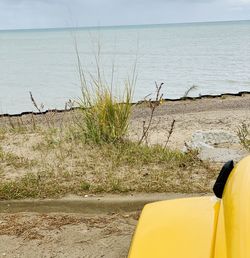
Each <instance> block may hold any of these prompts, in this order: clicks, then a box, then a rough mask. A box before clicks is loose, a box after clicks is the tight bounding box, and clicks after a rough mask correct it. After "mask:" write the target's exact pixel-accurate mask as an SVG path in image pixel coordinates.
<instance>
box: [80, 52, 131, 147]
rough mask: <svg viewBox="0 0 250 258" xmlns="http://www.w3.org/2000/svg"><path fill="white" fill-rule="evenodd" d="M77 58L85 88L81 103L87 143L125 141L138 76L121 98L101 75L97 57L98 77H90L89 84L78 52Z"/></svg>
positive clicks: (83, 127)
mask: <svg viewBox="0 0 250 258" xmlns="http://www.w3.org/2000/svg"><path fill="white" fill-rule="evenodd" d="M77 58H78V68H79V75H80V82H81V88H82V97H81V98H80V101H79V106H80V110H81V111H82V121H81V122H80V123H79V122H78V125H80V128H81V129H82V131H83V133H84V136H85V140H86V141H90V142H93V143H97V144H100V143H114V142H120V141H123V140H124V137H125V135H126V133H127V130H128V123H129V117H130V114H131V107H132V106H131V103H132V97H133V88H134V82H135V73H133V79H132V80H131V81H130V80H129V79H128V80H127V81H126V82H125V87H124V91H123V94H121V95H120V96H118V97H117V96H116V95H115V91H114V89H113V86H112V83H111V85H110V86H109V85H108V83H106V81H105V80H103V78H102V76H101V74H102V72H101V69H100V64H99V61H98V60H99V58H96V66H97V76H96V77H95V76H94V75H92V74H89V76H88V77H89V80H88V81H87V79H86V73H85V72H84V71H83V69H82V66H81V62H80V57H79V54H78V52H77Z"/></svg>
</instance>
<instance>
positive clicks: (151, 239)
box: [128, 196, 219, 258]
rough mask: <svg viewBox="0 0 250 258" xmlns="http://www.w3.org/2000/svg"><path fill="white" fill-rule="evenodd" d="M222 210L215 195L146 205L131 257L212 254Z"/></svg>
mask: <svg viewBox="0 0 250 258" xmlns="http://www.w3.org/2000/svg"><path fill="white" fill-rule="evenodd" d="M218 210H219V201H217V200H216V198H214V197H211V196H210V197H204V198H189V199H178V200H171V201H163V202H156V203H153V204H149V205H146V206H145V208H144V209H143V212H142V214H141V217H140V220H139V223H138V225H137V229H136V232H135V236H134V239H133V241H132V244H131V248H130V253H129V256H128V257H129V258H175V257H178V258H211V257H213V251H214V246H213V239H214V234H215V228H214V225H216V221H217V215H218Z"/></svg>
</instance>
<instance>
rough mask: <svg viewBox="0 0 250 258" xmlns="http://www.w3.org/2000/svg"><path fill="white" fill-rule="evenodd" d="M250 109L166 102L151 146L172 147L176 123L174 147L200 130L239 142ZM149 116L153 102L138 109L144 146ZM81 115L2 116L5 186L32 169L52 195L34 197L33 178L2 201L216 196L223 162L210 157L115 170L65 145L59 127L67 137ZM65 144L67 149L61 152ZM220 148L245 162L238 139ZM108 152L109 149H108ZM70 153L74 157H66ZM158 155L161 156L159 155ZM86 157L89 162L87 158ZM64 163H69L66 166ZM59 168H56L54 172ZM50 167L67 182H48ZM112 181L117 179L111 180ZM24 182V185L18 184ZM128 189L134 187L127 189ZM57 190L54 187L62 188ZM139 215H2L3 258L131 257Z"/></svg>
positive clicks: (90, 150) (243, 99)
mask: <svg viewBox="0 0 250 258" xmlns="http://www.w3.org/2000/svg"><path fill="white" fill-rule="evenodd" d="M249 106H250V95H249V94H247V93H246V94H242V96H231V95H223V96H218V97H201V98H199V99H186V100H179V101H164V102H163V103H162V105H160V106H159V107H158V108H157V109H156V112H155V114H154V117H153V122H152V127H151V130H150V133H149V137H148V144H149V145H154V144H165V141H166V139H167V138H168V133H169V129H170V127H171V124H172V121H173V120H175V124H174V128H173V132H172V134H171V136H170V138H169V142H168V144H167V147H168V148H169V149H171V150H176V149H177V150H179V151H183V148H184V147H185V143H186V142H190V141H191V140H192V135H193V134H194V133H195V132H197V131H202V132H206V131H223V132H224V133H225V132H227V133H229V134H230V135H232V137H235V138H237V132H238V129H239V126H240V125H241V124H242V123H243V122H246V123H247V121H248V119H249V116H250V109H249ZM149 116H150V108H149V107H148V103H146V102H145V103H140V104H137V105H136V104H135V105H134V106H133V110H132V117H131V121H130V126H129V138H130V139H131V140H134V141H138V139H139V138H140V133H141V130H142V124H143V121H147V119H148V118H149ZM75 118H79V111H78V110H74V111H67V112H66V111H65V112H57V113H56V112H48V113H46V114H45V115H39V114H36V115H34V114H26V115H22V116H18V115H17V116H10V117H8V116H2V117H1V118H0V128H1V132H2V133H1V148H2V152H3V153H9V157H10V159H9V160H8V158H6V159H5V160H3V159H4V158H3V157H2V166H1V179H2V180H3V181H6V182H10V181H11V180H12V181H13V180H14V182H17V181H18V180H19V179H20V178H23V177H25V176H26V175H28V174H29V173H30V172H32V173H34V174H38V176H39V177H38V178H40V179H39V180H41V183H40V184H41V185H43V181H42V180H43V177H44V180H45V181H44V183H45V184H48V186H47V188H46V187H45V190H42V188H41V189H40V190H39V191H41V192H40V193H36V192H35V191H34V192H33V190H32V189H31V188H29V187H31V186H32V185H33V186H34V185H35V186H36V187H37V185H36V184H33V183H32V184H31V185H30V186H29V183H30V181H29V180H34V178H33V179H32V177H29V176H28V177H26V181H25V182H26V183H25V184H28V186H27V187H28V188H27V189H26V190H25V191H24V190H23V188H22V190H23V191H19V190H20V189H19V187H24V185H23V183H24V182H22V184H21V183H20V181H18V182H19V183H16V187H17V188H16V192H17V194H16V195H15V193H13V192H11V191H10V195H8V193H6V192H4V190H3V188H2V189H0V196H1V199H2V200H3V199H12V198H14V199H19V198H21V199H23V198H22V197H21V196H22V194H23V196H25V194H28V198H35V199H37V198H38V199H40V198H42V199H44V198H45V199H46V198H55V197H56V198H62V197H63V196H64V195H65V196H68V195H69V194H71V193H72V194H73V195H72V197H70V199H69V200H74V199H75V198H78V197H77V195H75V194H80V195H81V196H86V197H87V198H93V197H96V198H98V196H106V195H107V193H109V194H118V195H117V197H115V198H118V199H119V196H127V198H128V199H129V198H131V200H132V198H133V195H134V194H135V195H136V194H137V192H140V193H141V194H142V196H143V194H144V193H145V192H151V193H152V192H168V193H172V192H176V193H180V192H181V193H183V194H184V195H185V194H186V195H187V194H196V195H199V196H200V195H204V194H211V192H212V186H213V183H214V181H215V178H216V177H217V175H218V172H219V170H220V167H221V165H222V163H223V162H222V161H218V160H217V161H214V160H211V159H208V161H202V163H199V162H200V161H198V160H192V161H190V159H187V164H182V163H181V164H180V165H176V163H173V164H172V165H170V166H169V165H166V164H165V163H164V164H165V165H161V162H163V161H160V160H156V161H155V162H154V161H153V160H151V161H149V162H146V163H145V161H142V160H140V159H139V158H138V162H139V166H136V165H134V164H131V163H130V162H128V161H126V162H125V163H123V162H122V163H119V164H118V165H117V164H116V165H114V164H113V165H112V164H110V163H109V162H108V163H107V161H106V160H105V156H102V155H103V154H102V152H101V153H98V151H97V150H96V149H95V147H91V146H90V147H87V146H85V145H84V147H83V148H81V147H80V144H79V146H77V148H79V150H80V151H81V153H80V155H78V154H74V151H73V150H72V149H70V145H67V144H66V145H65V146H64V142H62V143H60V141H58V143H57V142H56V141H57V140H58V139H59V138H57V137H59V135H60V133H59V134H57V133H55V132H53V130H54V129H55V128H57V129H58V130H59V132H64V130H66V129H65V128H68V127H69V126H70V125H73V124H74V121H75ZM34 127H35V128H34ZM38 128H39V129H38ZM48 130H50V133H49V134H48V133H46V134H45V133H44V132H46V131H48ZM54 133H55V134H54ZM46 144H49V145H46ZM60 144H62V146H61V147H60ZM75 144H76V143H75V142H74V148H76V145H75ZM213 147H214V149H212V151H217V149H220V148H222V149H224V150H228V149H229V150H234V151H236V152H237V153H238V152H240V154H241V155H242V157H243V156H244V155H247V152H246V151H244V148H243V147H242V145H241V144H240V143H239V142H235V143H233V144H232V143H230V142H228V143H226V142H225V143H223V144H219V145H216V146H213ZM104 151H105V152H107V149H105V150H104ZM11 155H13V157H12V156H11ZM60 155H61V156H60ZM65 155H67V156H68V157H67V158H66V156H65ZM77 155H78V156H77ZM93 155H96V156H93ZM100 155H101V156H100ZM109 155H110V156H109V159H110V160H113V158H114V157H113V156H112V155H113V154H109ZM155 155H156V156H157V155H158V154H157V152H155ZM83 156H85V159H84V158H82V157H83ZM152 156H153V155H152ZM12 158H13V160H14V159H15V162H13V164H10V163H8V162H10V161H12ZM64 159H65V162H66V164H65V165H63V164H64ZM76 159H77V160H76ZM192 159H193V156H192ZM44 160H47V161H46V162H45V161H44ZM116 162H117V161H116ZM131 162H132V161H131ZM175 162H177V161H175ZM178 162H179V161H178ZM181 162H183V161H181ZM52 163H53V164H56V165H55V166H54V167H53V166H52V165H51V164H52ZM78 163H80V166H85V172H84V175H81V177H79V175H77V173H80V170H79V169H78V167H77V166H78V165H79V164H78ZM189 163H190V164H189ZM41 164H43V165H41ZM60 166H61V168H60V169H59V167H60ZM48 167H49V168H50V169H51V172H49V173H53V171H54V172H55V173H57V174H58V173H59V174H60V180H61V178H63V181H62V182H61V181H60V180H59V179H58V177H57V176H58V175H57V176H55V177H53V176H51V178H50V180H51V181H46V180H47V179H46V178H45V177H46V176H47V177H48V175H45V174H43V173H42V172H41V168H42V169H45V168H46V169H48ZM52 168H53V169H54V170H52ZM64 168H65V171H64V170H63V169H64ZM112 169H113V170H112ZM162 169H166V171H163V172H162ZM38 170H39V171H40V172H38ZM74 171H75V172H74ZM110 171H112V172H110ZM74 173H75V174H74ZM74 177H76V179H77V180H81V181H82V183H81V189H80V190H79V189H78V192H77V191H75V188H77V187H78V185H77V183H75V181H74V180H75V179H74ZM110 178H111V180H109V179H110ZM35 180H37V177H36V179H35ZM54 180H58V184H62V185H64V186H65V184H71V182H74V183H73V186H72V187H73V188H72V187H71V188H70V187H69V188H68V189H66V190H65V188H63V187H59V188H57V187H58V186H57V184H54V183H53V182H52V181H54ZM51 182H52V183H51ZM19 184H21V185H20V186H19ZM50 184H51V185H50ZM128 185H129V188H127V187H126V186H128ZM101 186H102V188H101ZM25 187H26V186H25ZM25 187H24V188H25ZM42 187H43V186H42ZM50 187H54V188H55V191H54V190H52V189H51V188H50ZM74 187H75V188H74ZM18 189H19V190H18ZM72 189H74V190H72ZM64 190H65V191H64ZM18 191H19V192H18ZM27 191H30V192H29V193H28V192H27ZM43 191H45V192H43ZM57 191H58V192H57ZM32 192H33V193H32ZM10 207H11V206H10ZM139 212H140V209H138V210H137V211H136V212H131V211H127V212H126V211H122V212H114V213H112V212H111V213H110V212H104V213H103V214H99V215H94V214H84V213H81V214H76V213H67V214H65V213H62V212H60V213H46V212H45V211H43V212H34V211H32V212H29V211H28V210H27V211H26V212H22V213H16V212H15V211H12V212H11V213H8V212H7V213H1V215H0V228H1V233H0V235H1V236H0V240H1V241H0V242H1V245H0V249H1V255H2V257H34V254H35V253H36V255H39V257H65V255H66V254H69V255H70V257H82V256H83V255H84V257H110V258H111V257H112V258H118V257H119V258H120V257H126V255H127V252H128V248H129V245H130V241H131V237H132V234H133V232H134V229H135V226H136V223H137V219H138V217H139ZM27 221H29V224H28V225H29V226H26V222H27ZM31 222H32V223H31Z"/></svg>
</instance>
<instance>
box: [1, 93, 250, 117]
mask: <svg viewBox="0 0 250 258" xmlns="http://www.w3.org/2000/svg"><path fill="white" fill-rule="evenodd" d="M247 95H249V96H250V91H240V92H237V93H222V94H217V95H209V94H205V95H200V96H197V97H188V96H187V97H181V98H177V99H169V98H164V99H163V100H164V102H184V101H188V100H193V101H195V100H207V99H220V98H225V97H243V96H247ZM145 102H147V101H144V100H142V101H138V102H132V103H131V104H132V105H140V104H143V103H145ZM152 102H153V101H152ZM75 110H79V107H73V108H70V109H47V110H45V111H42V112H34V111H23V112H20V113H14V114H8V113H3V114H0V118H2V117H22V116H25V115H35V116H37V115H45V114H47V113H65V112H71V111H75Z"/></svg>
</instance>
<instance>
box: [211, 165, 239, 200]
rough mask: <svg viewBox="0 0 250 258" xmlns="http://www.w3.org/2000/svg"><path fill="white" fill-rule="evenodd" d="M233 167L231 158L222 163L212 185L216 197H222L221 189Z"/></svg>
mask: <svg viewBox="0 0 250 258" xmlns="http://www.w3.org/2000/svg"><path fill="white" fill-rule="evenodd" d="M233 168H234V162H233V160H230V161H228V162H226V163H225V164H224V166H223V167H222V169H221V171H220V174H219V176H218V177H217V179H216V182H215V184H214V187H213V191H214V194H215V195H216V197H218V198H222V194H223V190H224V187H225V184H226V182H227V179H228V177H229V175H230V173H231V171H232V170H233Z"/></svg>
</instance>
